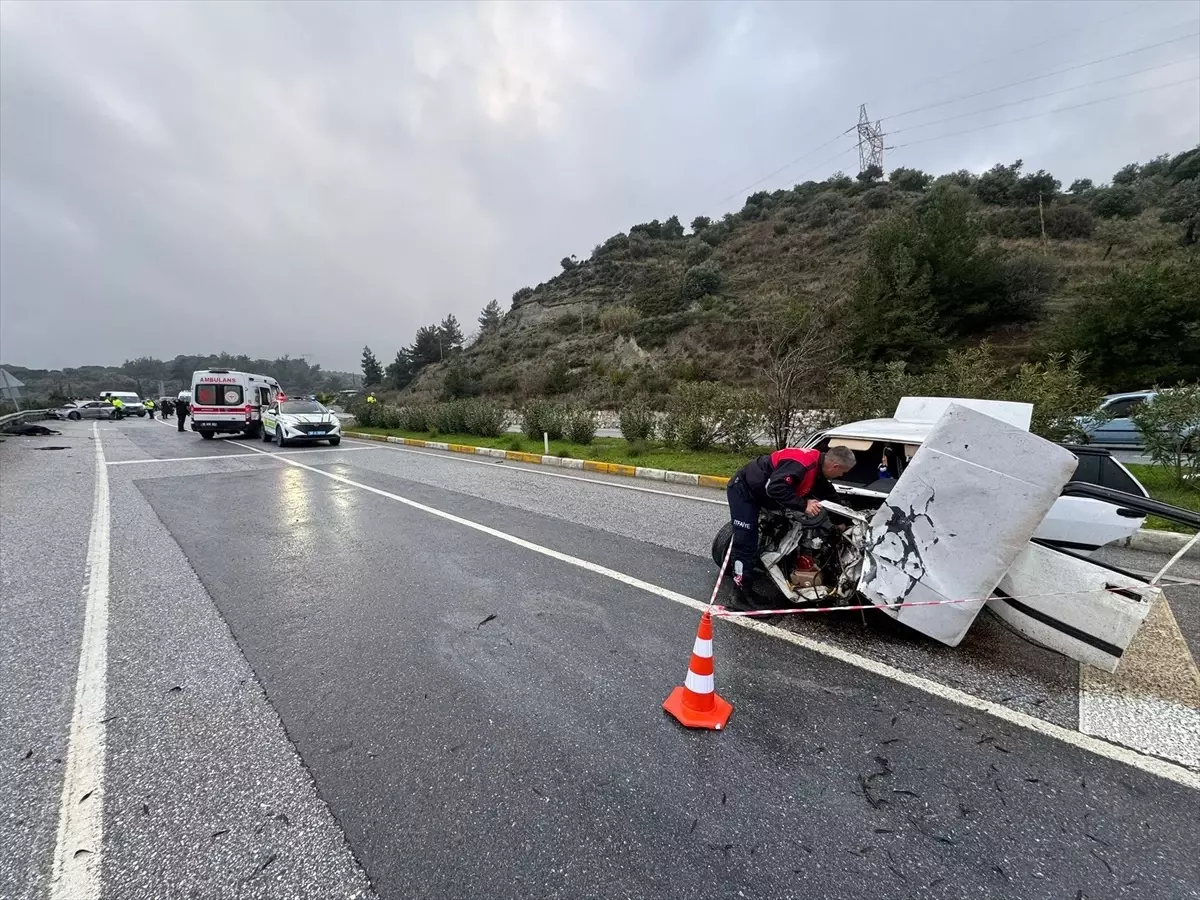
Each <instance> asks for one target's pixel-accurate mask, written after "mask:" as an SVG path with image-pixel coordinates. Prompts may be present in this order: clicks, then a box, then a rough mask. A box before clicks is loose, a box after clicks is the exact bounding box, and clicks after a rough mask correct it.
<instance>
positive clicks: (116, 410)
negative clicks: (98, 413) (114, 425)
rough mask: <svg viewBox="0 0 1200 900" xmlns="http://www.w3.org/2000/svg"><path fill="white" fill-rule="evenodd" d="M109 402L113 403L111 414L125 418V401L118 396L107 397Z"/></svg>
mask: <svg viewBox="0 0 1200 900" xmlns="http://www.w3.org/2000/svg"><path fill="white" fill-rule="evenodd" d="M108 402H109V403H111V404H112V405H113V415H114V416H115V417H116V418H118V419H123V418H125V401H124V400H122V399H121V398H120V397H111V398H109V401H108Z"/></svg>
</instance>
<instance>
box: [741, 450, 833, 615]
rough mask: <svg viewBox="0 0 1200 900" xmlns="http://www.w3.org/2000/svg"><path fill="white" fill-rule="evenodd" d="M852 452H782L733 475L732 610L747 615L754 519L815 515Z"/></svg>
mask: <svg viewBox="0 0 1200 900" xmlns="http://www.w3.org/2000/svg"><path fill="white" fill-rule="evenodd" d="M854 463H855V459H854V451H853V450H851V449H850V448H848V447H833V448H831V449H830V450H828V451H826V452H824V453H822V452H821V451H820V450H800V449H796V448H792V447H786V448H784V449H783V450H776V451H775V452H774V453H769V454H767V455H766V456H760V457H758V458H757V459H753V460H751V461H750V462H748V463H746V465H744V466H742V468H740V469H738V471H737V473H736V474H734V476H733V478H731V479H730V481H729V487H728V488H726V490H725V496H726V497H727V498H728V500H729V517H730V519H731V520H732V522H733V551H732V554H731V559H732V561H733V585H734V589H735V590H736V592H737V595H738V596H737V605H738V606H740V607H741V608H743V609H753V608H754V606H755V605H756V602H755V600H754V594H753V592H752V587H753V582H754V567H755V563H756V562H757V560H758V513H759V510H761V509H770V510H779V509H783V510H788V511H790V512H795V513H800V514H802V515H806V516H815V515H817V514H818V513H820V511H821V503H820V501H821V500H833V499H834V498H835V497H836V496H837V494H836V492H835V491H834V489H833V485H832V484H830V479H833V478H840V477H841V476H843V475H845V474H846V473H847V472H849V471H850V470H851V469H853V468H854Z"/></svg>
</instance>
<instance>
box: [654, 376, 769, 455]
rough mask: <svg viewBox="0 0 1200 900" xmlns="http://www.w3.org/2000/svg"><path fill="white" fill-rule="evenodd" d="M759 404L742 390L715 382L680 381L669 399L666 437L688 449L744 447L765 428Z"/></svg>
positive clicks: (664, 422) (734, 448) (664, 430)
mask: <svg viewBox="0 0 1200 900" xmlns="http://www.w3.org/2000/svg"><path fill="white" fill-rule="evenodd" d="M762 424H763V423H762V417H761V415H760V414H759V413H758V410H757V405H756V404H755V403H753V402H752V401H751V399H750V398H749V397H748V395H746V394H745V393H743V392H740V391H734V390H731V389H729V388H726V387H723V386H722V385H719V384H717V383H716V382H711V381H699V382H695V383H693V384H681V385H677V386H676V388H675V391H674V392H673V393H672V394H671V396H670V398H669V399H668V401H667V415H666V418H665V419H664V421H663V429H662V430H663V438H664V439H665V440H666V441H667V443H668V444H671V445H677V446H682V447H684V448H686V449H688V450H708V449H710V448H711V447H713V446H715V445H718V444H719V445H723V446H725V447H727V448H729V449H731V450H737V451H740V450H744V449H746V448H747V447H749V446H751V445H753V443H754V437H755V436H756V435H757V434H758V433H759V432H760V431H761V430H762Z"/></svg>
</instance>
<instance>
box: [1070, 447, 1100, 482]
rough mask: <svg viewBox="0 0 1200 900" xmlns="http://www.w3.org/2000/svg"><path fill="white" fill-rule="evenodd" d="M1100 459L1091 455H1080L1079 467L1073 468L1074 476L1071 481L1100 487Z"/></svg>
mask: <svg viewBox="0 0 1200 900" xmlns="http://www.w3.org/2000/svg"><path fill="white" fill-rule="evenodd" d="M1101 458H1102V457H1099V456H1096V455H1094V454H1092V453H1083V454H1080V456H1079V465H1077V466H1076V467H1075V474H1074V475H1072V476H1071V480H1072V481H1082V482H1083V483H1084V484H1095V485H1100V460H1101Z"/></svg>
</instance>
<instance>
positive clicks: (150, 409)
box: [142, 397, 154, 419]
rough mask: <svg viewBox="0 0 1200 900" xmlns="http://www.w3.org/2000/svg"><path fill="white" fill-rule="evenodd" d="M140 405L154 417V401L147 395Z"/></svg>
mask: <svg viewBox="0 0 1200 900" xmlns="http://www.w3.org/2000/svg"><path fill="white" fill-rule="evenodd" d="M142 406H144V407H146V412H147V413H148V414H149V416H150V418H152V419H153V418H154V401H153V400H151V399H150V398H149V397H147V398H146V399H145V400H144V401H142Z"/></svg>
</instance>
